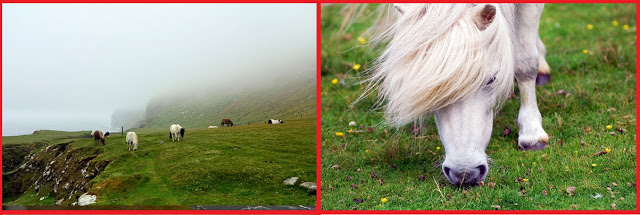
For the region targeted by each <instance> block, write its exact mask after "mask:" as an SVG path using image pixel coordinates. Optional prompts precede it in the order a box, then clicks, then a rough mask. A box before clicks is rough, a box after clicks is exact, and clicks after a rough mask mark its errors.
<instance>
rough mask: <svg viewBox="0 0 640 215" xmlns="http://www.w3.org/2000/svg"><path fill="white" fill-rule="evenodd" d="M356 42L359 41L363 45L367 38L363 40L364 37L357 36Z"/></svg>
mask: <svg viewBox="0 0 640 215" xmlns="http://www.w3.org/2000/svg"><path fill="white" fill-rule="evenodd" d="M358 42H360V44H362V45H364V44H365V43H367V40H365V39H364V37H358Z"/></svg>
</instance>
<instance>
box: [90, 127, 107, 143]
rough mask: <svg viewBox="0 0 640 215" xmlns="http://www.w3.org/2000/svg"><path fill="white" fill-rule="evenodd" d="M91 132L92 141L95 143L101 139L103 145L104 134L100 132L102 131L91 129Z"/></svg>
mask: <svg viewBox="0 0 640 215" xmlns="http://www.w3.org/2000/svg"><path fill="white" fill-rule="evenodd" d="M91 133H92V134H91V136H92V137H93V141H94V142H95V143H96V144H98V141H101V142H102V145H105V143H104V135H103V134H102V131H98V130H95V131H93V132H91Z"/></svg>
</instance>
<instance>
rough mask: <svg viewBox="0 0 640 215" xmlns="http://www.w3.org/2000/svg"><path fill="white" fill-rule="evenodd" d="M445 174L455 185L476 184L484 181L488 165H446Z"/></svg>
mask: <svg viewBox="0 0 640 215" xmlns="http://www.w3.org/2000/svg"><path fill="white" fill-rule="evenodd" d="M444 174H445V175H446V176H447V179H449V182H451V184H454V185H461V184H470V185H476V184H478V183H480V181H483V180H484V178H485V176H486V175H487V166H486V165H479V166H477V167H475V168H460V169H453V168H449V167H446V166H445V167H444Z"/></svg>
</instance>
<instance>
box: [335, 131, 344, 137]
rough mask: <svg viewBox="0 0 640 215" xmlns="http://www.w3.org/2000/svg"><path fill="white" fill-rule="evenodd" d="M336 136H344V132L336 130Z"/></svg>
mask: <svg viewBox="0 0 640 215" xmlns="http://www.w3.org/2000/svg"><path fill="white" fill-rule="evenodd" d="M336 136H338V137H342V136H344V133H342V132H336Z"/></svg>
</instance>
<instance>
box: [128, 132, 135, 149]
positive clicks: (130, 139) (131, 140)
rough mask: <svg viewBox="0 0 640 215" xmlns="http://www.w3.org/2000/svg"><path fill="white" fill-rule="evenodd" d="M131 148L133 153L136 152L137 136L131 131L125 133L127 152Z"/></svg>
mask: <svg viewBox="0 0 640 215" xmlns="http://www.w3.org/2000/svg"><path fill="white" fill-rule="evenodd" d="M131 146H133V151H137V150H138V135H137V134H136V132H133V131H131V132H129V133H127V148H128V149H127V151H131Z"/></svg>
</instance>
